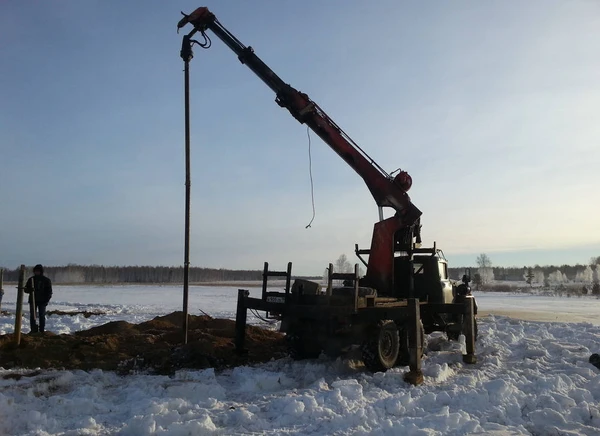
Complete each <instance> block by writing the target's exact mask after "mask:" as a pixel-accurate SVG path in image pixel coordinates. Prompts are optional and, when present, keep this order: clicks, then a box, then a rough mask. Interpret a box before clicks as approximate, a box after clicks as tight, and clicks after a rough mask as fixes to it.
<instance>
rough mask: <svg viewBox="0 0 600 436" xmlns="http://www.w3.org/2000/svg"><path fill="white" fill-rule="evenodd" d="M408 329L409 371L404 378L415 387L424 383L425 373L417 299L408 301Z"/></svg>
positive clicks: (419, 311) (419, 309)
mask: <svg viewBox="0 0 600 436" xmlns="http://www.w3.org/2000/svg"><path fill="white" fill-rule="evenodd" d="M407 327H408V362H409V363H408V365H409V371H408V373H406V375H405V376H404V381H406V382H408V383H410V384H413V385H420V384H421V383H423V371H422V370H421V353H422V352H423V343H422V341H421V307H420V304H419V300H418V299H417V298H409V299H408V325H407Z"/></svg>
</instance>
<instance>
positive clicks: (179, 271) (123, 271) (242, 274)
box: [4, 265, 587, 284]
mask: <svg viewBox="0 0 600 436" xmlns="http://www.w3.org/2000/svg"><path fill="white" fill-rule="evenodd" d="M586 267H587V265H560V266H556V265H546V266H539V265H536V266H534V267H531V268H532V270H534V271H538V272H539V271H541V272H543V273H544V276H545V277H548V276H549V275H550V274H551V273H553V272H555V271H556V270H560V271H561V273H563V274H565V275H566V278H567V279H568V280H575V279H576V277H577V276H578V274H581V273H582V272H583V271H584V270H585V269H586ZM527 268H528V267H493V268H492V269H493V272H494V275H493V277H494V279H495V280H504V281H523V280H524V275H525V274H526V271H527ZM32 269H33V266H29V267H28V268H27V277H29V276H30V275H33V271H32ZM465 269H466V268H465V267H460V268H448V272H449V274H450V278H452V279H455V280H460V278H461V277H462V275H463V274H464V272H465ZM475 273H477V267H472V268H471V275H474V274H475ZM45 275H46V276H48V277H49V278H50V279H51V280H52V281H53V282H55V283H98V284H103V283H183V267H174V266H172V267H169V266H102V265H87V266H86V265H67V266H48V267H45ZM18 277H19V269H18V268H15V269H9V268H4V280H5V281H7V282H16V281H17V280H18ZM303 278H307V279H311V278H312V279H316V280H320V279H321V277H318V276H314V277H303ZM189 279H190V283H202V282H220V281H255V280H262V270H229V269H217V268H198V267H191V268H190V277H189Z"/></svg>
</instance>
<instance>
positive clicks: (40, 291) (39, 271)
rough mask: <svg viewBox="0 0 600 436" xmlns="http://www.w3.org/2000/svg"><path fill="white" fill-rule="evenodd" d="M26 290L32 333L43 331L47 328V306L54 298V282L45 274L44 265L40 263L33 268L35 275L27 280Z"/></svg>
mask: <svg viewBox="0 0 600 436" xmlns="http://www.w3.org/2000/svg"><path fill="white" fill-rule="evenodd" d="M25 292H26V293H28V294H29V304H30V307H31V311H30V316H29V323H30V326H31V333H37V332H38V331H39V332H42V333H43V332H44V330H45V328H46V306H47V305H48V302H49V301H50V299H51V298H52V282H51V281H50V279H49V278H48V277H46V276H45V275H44V267H43V266H42V265H39V264H38V265H36V266H35V267H34V268H33V276H32V277H29V279H28V280H27V284H26V285H25ZM34 303H35V304H34ZM33 306H35V307H33ZM36 312H39V328H38V324H37V323H36V316H35V315H36Z"/></svg>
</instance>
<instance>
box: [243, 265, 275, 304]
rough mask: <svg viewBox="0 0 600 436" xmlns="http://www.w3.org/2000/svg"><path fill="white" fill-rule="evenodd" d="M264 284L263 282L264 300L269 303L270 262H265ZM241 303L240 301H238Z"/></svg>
mask: <svg viewBox="0 0 600 436" xmlns="http://www.w3.org/2000/svg"><path fill="white" fill-rule="evenodd" d="M262 276H263V282H262V300H263V301H267V287H268V286H269V284H268V281H269V262H265V264H264V266H263V274H262ZM238 303H239V300H238Z"/></svg>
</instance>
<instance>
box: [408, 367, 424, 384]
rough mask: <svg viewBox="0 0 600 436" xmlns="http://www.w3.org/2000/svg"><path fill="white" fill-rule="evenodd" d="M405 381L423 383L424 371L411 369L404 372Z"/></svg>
mask: <svg viewBox="0 0 600 436" xmlns="http://www.w3.org/2000/svg"><path fill="white" fill-rule="evenodd" d="M404 381H405V382H406V383H410V384H411V385H414V386H417V385H420V384H422V383H423V371H409V372H407V373H406V374H404Z"/></svg>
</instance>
